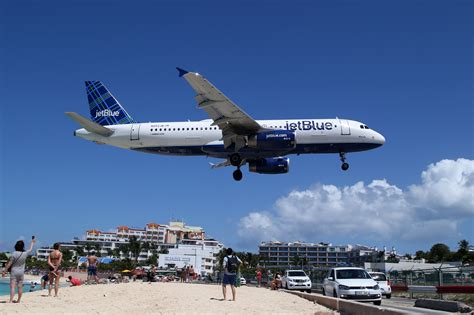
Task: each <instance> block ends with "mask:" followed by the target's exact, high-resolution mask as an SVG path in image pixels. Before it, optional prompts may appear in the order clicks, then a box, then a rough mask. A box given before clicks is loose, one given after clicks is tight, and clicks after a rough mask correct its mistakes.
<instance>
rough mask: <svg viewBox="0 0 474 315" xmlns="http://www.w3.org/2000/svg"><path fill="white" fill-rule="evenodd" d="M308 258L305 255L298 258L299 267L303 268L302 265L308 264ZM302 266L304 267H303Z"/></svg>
mask: <svg viewBox="0 0 474 315" xmlns="http://www.w3.org/2000/svg"><path fill="white" fill-rule="evenodd" d="M308 262H309V260H308V258H307V257H303V258H301V259H300V263H301V269H304V267H307V266H308ZM303 266H304V267H303Z"/></svg>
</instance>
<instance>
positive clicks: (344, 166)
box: [339, 152, 349, 171]
mask: <svg viewBox="0 0 474 315" xmlns="http://www.w3.org/2000/svg"><path fill="white" fill-rule="evenodd" d="M339 158H340V159H341V162H342V165H341V169H342V170H343V171H347V170H348V169H349V163H346V153H344V152H339Z"/></svg>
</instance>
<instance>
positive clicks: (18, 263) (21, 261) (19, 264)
mask: <svg viewBox="0 0 474 315" xmlns="http://www.w3.org/2000/svg"><path fill="white" fill-rule="evenodd" d="M35 242H36V241H35V239H34V238H33V239H32V240H31V243H30V248H29V249H28V250H27V251H25V242H23V241H18V242H16V244H15V251H14V252H13V253H12V255H11V257H10V260H9V261H8V263H7V265H6V266H5V270H4V271H3V272H2V277H5V274H6V271H7V270H8V268H10V267H11V271H10V303H12V302H13V303H20V300H21V296H22V294H23V278H24V275H25V262H26V257H28V254H29V253H30V252H31V250H32V249H33V245H34V244H35ZM16 286H18V300H13V298H14V297H15V287H16Z"/></svg>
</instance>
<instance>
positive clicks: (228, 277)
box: [222, 273, 237, 285]
mask: <svg viewBox="0 0 474 315" xmlns="http://www.w3.org/2000/svg"><path fill="white" fill-rule="evenodd" d="M236 279H237V275H236V274H234V275H228V274H225V273H224V279H222V284H223V285H227V284H230V285H235V280H236Z"/></svg>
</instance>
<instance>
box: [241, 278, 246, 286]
mask: <svg viewBox="0 0 474 315" xmlns="http://www.w3.org/2000/svg"><path fill="white" fill-rule="evenodd" d="M246 284H247V280H245V278H244V277H240V285H246Z"/></svg>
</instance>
